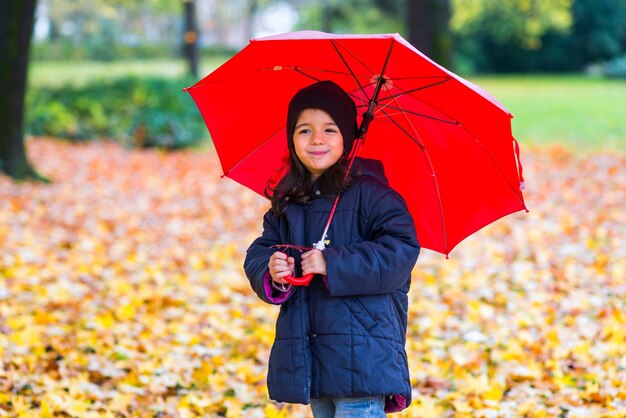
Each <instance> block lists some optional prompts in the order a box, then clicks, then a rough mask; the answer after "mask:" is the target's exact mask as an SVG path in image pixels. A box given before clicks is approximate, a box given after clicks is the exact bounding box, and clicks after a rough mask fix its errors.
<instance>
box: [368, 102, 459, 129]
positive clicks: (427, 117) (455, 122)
mask: <svg viewBox="0 0 626 418" xmlns="http://www.w3.org/2000/svg"><path fill="white" fill-rule="evenodd" d="M383 108H387V109H393V110H397V111H398V112H400V113H409V114H411V115H415V116H419V117H422V118H426V119H431V120H435V121H437V122H443V123H447V124H449V125H460V124H459V122H458V121H456V120H446V119H441V118H438V117H436V116H431V115H426V114H424V113H419V112H415V111H413V110H408V109H404V108H401V107H396V106H391V105H386V106H384V107H383V106H381V107H380V111H382V110H383ZM385 115H387V116H390V115H389V114H387V113H385Z"/></svg>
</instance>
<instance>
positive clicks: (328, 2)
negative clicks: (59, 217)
mask: <svg viewBox="0 0 626 418" xmlns="http://www.w3.org/2000/svg"><path fill="white" fill-rule="evenodd" d="M405 1H408V0H322V1H321V2H319V1H316V2H311V1H308V2H307V1H303V0H300V1H298V2H297V3H298V4H300V7H299V12H300V19H299V21H298V25H297V27H298V28H299V29H316V30H321V31H324V32H333V33H389V32H404V30H403V29H404V25H405V17H404V8H403V6H404V3H405Z"/></svg>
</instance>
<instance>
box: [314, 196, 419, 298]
mask: <svg viewBox="0 0 626 418" xmlns="http://www.w3.org/2000/svg"><path fill="white" fill-rule="evenodd" d="M366 230H367V234H366V235H367V240H365V241H362V242H357V243H354V244H349V245H345V246H337V247H329V248H326V249H325V250H324V256H325V258H326V272H327V278H328V290H329V292H330V294H331V295H332V296H357V295H374V294H382V293H389V292H393V291H395V290H398V289H400V288H402V287H403V286H406V284H407V281H409V280H410V276H411V271H412V270H413V267H414V266H415V262H416V261H417V257H418V255H419V251H420V246H419V243H418V241H417V237H416V232H415V224H414V223H413V218H412V217H411V215H410V213H409V211H408V209H407V207H406V204H405V203H404V200H403V199H402V198H401V197H400V196H399V195H398V194H397V193H395V192H393V191H389V192H387V193H386V194H384V195H383V196H382V197H381V198H380V199H378V200H377V201H376V202H375V203H374V204H373V206H372V209H371V211H370V212H369V214H368V219H366Z"/></svg>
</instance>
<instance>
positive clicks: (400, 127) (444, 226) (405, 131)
mask: <svg viewBox="0 0 626 418" xmlns="http://www.w3.org/2000/svg"><path fill="white" fill-rule="evenodd" d="M380 111H381V112H382V113H383V115H385V116H386V117H387V118H388V119H389V120H390V121H391V122H393V123H394V124H395V125H396V126H397V127H398V129H400V131H402V132H403V133H404V134H405V135H406V136H408V137H409V139H410V140H411V141H413V142H415V143H416V144H417V145H418V146H419V147H420V148H421V149H422V151H423V152H424V156H425V158H426V161H428V166H429V167H430V172H431V175H432V178H433V183H434V185H435V191H436V193H437V202H438V203H439V215H440V219H441V231H442V235H443V244H444V248H445V254H446V258H447V257H448V253H449V251H448V232H447V230H446V222H445V215H444V213H443V202H442V201H441V192H440V191H439V183H437V175H436V174H435V168H434V167H433V163H432V161H431V159H430V154H429V153H428V149H427V148H426V145H424V144H423V143H422V142H420V141H418V140H417V138H414V137H413V136H412V135H411V134H410V133H409V132H408V131H407V130H406V129H404V128H403V127H402V126H400V124H399V123H398V121H396V120H395V119H394V118H392V117H391V115H389V114H388V113H387V112H385V109H382V108H381V110H380ZM401 113H402V116H404V117H405V119H406V120H407V122H408V123H409V124H410V125H411V126H413V124H412V123H411V121H410V120H409V119H408V118H407V117H406V114H405V113H404V112H401ZM413 130H414V131H415V134H416V136H417V137H419V134H418V133H417V130H416V129H415V127H413ZM470 135H471V134H470Z"/></svg>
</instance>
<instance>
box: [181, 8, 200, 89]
mask: <svg viewBox="0 0 626 418" xmlns="http://www.w3.org/2000/svg"><path fill="white" fill-rule="evenodd" d="M183 6H184V8H183V9H184V13H185V34H184V37H183V39H184V47H183V52H184V56H185V59H186V60H187V64H188V68H189V74H191V75H192V76H193V77H194V78H197V77H198V23H197V18H196V2H195V1H194V0H183Z"/></svg>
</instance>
